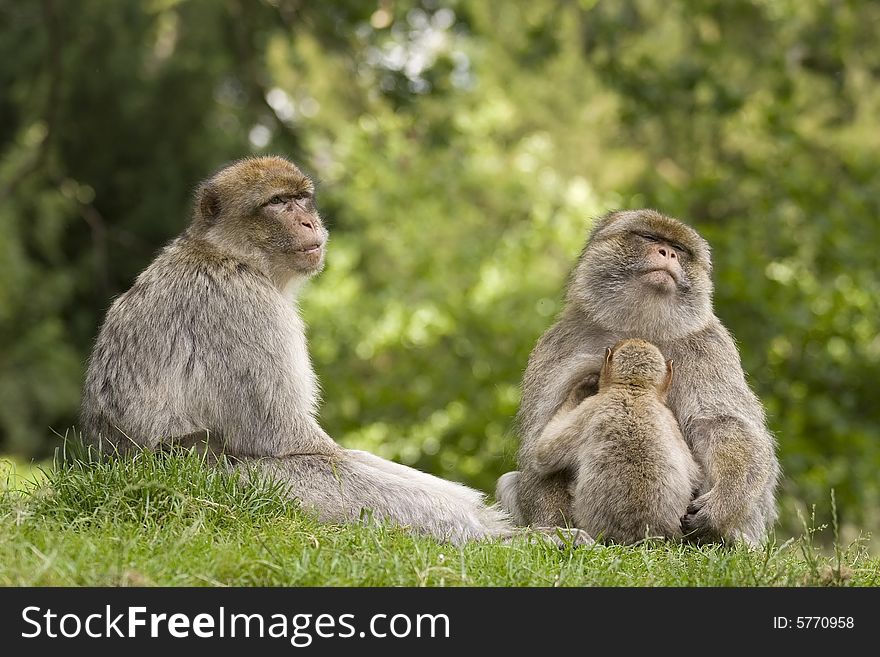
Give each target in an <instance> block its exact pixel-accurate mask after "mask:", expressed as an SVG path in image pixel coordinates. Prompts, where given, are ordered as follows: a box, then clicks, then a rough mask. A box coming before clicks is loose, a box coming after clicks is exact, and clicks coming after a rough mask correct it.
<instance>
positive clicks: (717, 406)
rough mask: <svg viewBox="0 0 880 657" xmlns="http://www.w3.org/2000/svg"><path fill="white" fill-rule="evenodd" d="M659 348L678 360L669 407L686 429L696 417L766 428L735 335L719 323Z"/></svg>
mask: <svg viewBox="0 0 880 657" xmlns="http://www.w3.org/2000/svg"><path fill="white" fill-rule="evenodd" d="M660 348H661V350H662V351H663V354H664V356H665V357H666V358H668V359H672V360H674V361H675V376H674V377H673V380H672V385H671V387H670V390H669V395H668V397H667V404H668V405H669V408H670V409H671V410H672V412H673V413H674V415H675V417H676V419H677V420H678V421H679V424H680V425H681V426H682V428H683V429H684V427H685V426H687V425H689V424H690V423H691V422H692V421H693V420H695V419H697V418H712V417H719V416H731V417H735V418H740V419H742V420H746V421H748V422H750V423H755V424H756V425H763V422H764V411H763V407H762V405H761V402H760V401H759V400H758V398H757V396H756V395H755V393H754V392H753V391H752V389H751V388H750V387H749V385H748V382H747V381H746V378H745V373H744V372H743V368H742V363H741V361H740V356H739V351H738V349H737V347H736V343H735V341H734V339H733V336H732V335H731V334H730V332H729V331H728V330H727V329H726V328H725V326H724V325H723V324H722V323H721V321H720V320H718V319H717V318H715V319H714V320H713V321H712V322H711V323H710V324H709V325H708V326H707V327H706V328H704V329H703V330H701V331H697V332H695V333H693V334H690V335H688V336H686V337H684V338H681V339H679V340H677V341H673V342H671V343H668V344H663V345H661V346H660Z"/></svg>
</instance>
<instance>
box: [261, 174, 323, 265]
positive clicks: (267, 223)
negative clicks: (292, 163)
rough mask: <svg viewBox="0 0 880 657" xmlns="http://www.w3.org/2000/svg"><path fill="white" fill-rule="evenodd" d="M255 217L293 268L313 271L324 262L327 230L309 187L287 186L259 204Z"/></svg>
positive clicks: (274, 247)
mask: <svg viewBox="0 0 880 657" xmlns="http://www.w3.org/2000/svg"><path fill="white" fill-rule="evenodd" d="M258 218H259V219H260V220H261V222H262V223H263V224H264V227H265V228H266V229H268V230H267V231H266V233H265V237H266V238H268V241H269V242H270V244H271V246H272V249H271V250H272V251H274V252H275V253H276V254H277V255H276V257H277V258H280V259H282V260H284V261H285V262H286V263H288V264H289V266H290V268H291V269H292V270H294V271H296V272H300V273H304V274H312V273H315V272H317V271H319V270H320V269H321V268H322V267H323V266H324V251H325V246H326V244H327V230H326V229H325V228H324V225H323V224H322V223H321V217H320V216H319V215H318V211H317V208H316V207H315V202H314V194H313V192H312V191H311V189H308V188H299V189H297V188H295V187H291V186H286V187H285V189H282V190H281V191H280V192H278V193H274V194H273V195H272V196H271V197H270V198H269V199H268V201H266V202H265V203H264V204H263V205H262V206H260V208H259V210H258Z"/></svg>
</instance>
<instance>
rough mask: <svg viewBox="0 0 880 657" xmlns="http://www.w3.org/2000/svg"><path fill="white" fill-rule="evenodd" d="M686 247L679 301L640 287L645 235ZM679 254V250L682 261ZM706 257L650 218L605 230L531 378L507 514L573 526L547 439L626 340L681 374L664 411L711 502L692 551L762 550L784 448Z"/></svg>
mask: <svg viewBox="0 0 880 657" xmlns="http://www.w3.org/2000/svg"><path fill="white" fill-rule="evenodd" d="M640 233H642V234H649V235H653V236H655V237H658V238H660V243H662V244H663V245H668V244H670V243H675V244H677V245H680V246H681V247H684V251H683V252H682V253H681V256H680V258H679V263H680V266H681V271H680V272H679V274H678V279H677V280H676V281H675V289H674V292H671V293H659V292H657V291H656V290H654V289H649V288H648V287H647V286H646V285H645V284H644V281H643V280H642V278H641V275H642V274H643V273H644V266H645V262H646V261H647V259H648V257H649V250H650V248H652V247H653V246H654V244H653V243H652V244H651V246H648V245H646V243H645V242H646V240H645V239H644V238H642V237H639V234H640ZM676 252H677V250H676ZM710 272H711V259H710V252H709V246H708V244H707V243H706V242H705V240H703V239H702V238H701V237H700V236H699V235H698V234H697V233H696V231H694V230H693V229H691V228H689V227H688V226H685V225H684V224H682V223H681V222H679V221H677V220H676V219H673V218H671V217H666V216H664V215H662V214H660V213H658V212H654V211H652V210H639V211H632V212H617V213H612V214H610V215H607V216H606V217H604V218H602V219H601V220H599V221H598V222H597V223H596V225H595V227H594V229H593V231H592V233H591V235H590V239H589V240H588V242H587V244H586V246H585V247H584V250H583V252H582V254H581V257H580V259H579V261H578V264H577V266H576V267H575V269H574V271H573V272H572V277H571V280H570V282H569V286H568V291H567V303H566V307H565V309H564V310H563V311H562V313H561V315H560V317H559V318H558V320H557V321H556V323H555V324H554V325H553V326H552V327H550V329H549V330H548V331H547V332H546V333H545V334H544V335H543V336H542V337H541V339H540V340H539V341H538V344H537V345H536V347H535V349H534V350H533V351H532V354H531V356H530V358H529V363H528V366H527V368H526V372H525V375H524V378H523V395H522V402H521V405H520V410H519V414H518V422H519V429H520V439H521V444H520V452H519V466H520V471H519V472H518V473H513V474H511V473H509V474H508V475H505V477H503V478H502V480H499V487H498V491H497V495H498V499H499V501H500V502H501V504H502V506H504V507H505V508H507V509H508V510H509V511H510V512H511V513H512V515H513V516H514V518H515V519H518V520H519V521H521V522H525V523H529V524H533V525H551V524H553V525H555V524H562V523H564V522H566V521H567V520H568V521H570V517H571V499H570V495H569V492H568V490H569V484H570V477H565V476H563V475H561V474H559V473H557V474H554V475H551V476H550V477H545V476H543V475H542V474H541V472H540V471H539V469H538V467H537V464H536V459H535V454H534V450H535V445H536V443H537V440H538V437H539V436H540V435H541V432H542V431H543V430H544V427H545V426H546V425H547V423H548V422H549V421H550V419H551V418H552V417H553V416H554V415H555V414H556V412H557V410H558V409H559V408H560V406H561V405H562V403H563V401H564V400H565V399H566V397H567V396H568V394H569V393H570V391H571V389H572V387H573V386H575V385H578V383H579V382H581V381H582V380H583V379H584V378H585V377H588V376H590V377H593V380H595V379H596V378H597V373H598V372H599V370H600V369H601V365H602V353H603V350H604V349H605V348H606V347H608V346H610V345H613V344H615V343H617V342H618V341H620V340H622V339H625V338H643V339H645V340H649V341H651V342H652V343H654V344H655V345H656V346H657V347H658V348H659V349H660V350H661V352H662V353H663V355H664V357H665V358H666V359H670V360H674V361H675V363H676V364H677V365H678V368H677V371H676V376H675V377H674V380H673V382H672V386H671V388H670V390H669V393H668V398H667V404H668V405H669V408H670V409H671V410H672V412H673V413H674V415H675V417H676V418H677V419H678V422H679V426H680V427H681V431H682V433H683V435H684V438H685V440H686V442H687V443H688V445H689V446H690V448H691V451H692V453H693V454H694V457H695V458H696V460H697V462H698V464H699V465H700V467H701V469H702V472H703V477H704V481H703V483H702V486H701V489H702V490H703V491H704V492H703V493H702V495H700V497H698V498H697V499H696V500H694V502H693V503H692V504H691V505H690V506H689V508H688V512H687V514H686V515H685V516H684V517H683V518H682V527H683V529H684V530H685V531H686V533H687V534H688V535H689V536H690V537H691V538H693V539H695V540H700V541H715V540H720V539H738V538H739V539H743V540H745V541H746V542H748V543H750V544H755V543H757V542H759V541H761V540H762V539H763V538H764V537H765V536H766V532H767V530H768V528H769V527H771V526H772V524H773V523H774V522H775V519H776V513H777V511H776V503H775V495H774V494H775V489H776V485H777V481H778V479H779V475H780V469H779V464H778V461H777V457H776V443H775V440H774V438H773V436H772V435H771V434H770V432H769V431H768V430H767V427H766V424H765V419H764V410H763V407H762V406H761V403H760V401H759V400H758V399H757V397H756V396H755V395H754V393H753V392H752V391H751V389H750V388H749V386H748V384H747V383H746V380H745V375H744V373H743V370H742V366H741V364H740V359H739V353H738V351H737V348H736V345H735V344H734V341H733V338H732V337H731V335H730V333H729V332H728V331H727V329H726V328H725V327H724V325H723V324H722V323H721V321H720V320H719V319H718V318H717V317H716V316H715V315H714V313H713V311H712V284H711V278H710Z"/></svg>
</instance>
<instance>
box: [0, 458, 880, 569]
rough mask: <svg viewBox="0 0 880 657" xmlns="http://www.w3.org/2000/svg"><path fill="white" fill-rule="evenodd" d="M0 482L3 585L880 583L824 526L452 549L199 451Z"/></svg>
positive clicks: (868, 561)
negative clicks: (349, 519)
mask: <svg viewBox="0 0 880 657" xmlns="http://www.w3.org/2000/svg"><path fill="white" fill-rule="evenodd" d="M8 469H9V468H8V467H7V470H8ZM10 481H12V484H10V483H9V482H7V485H6V488H5V490H3V491H2V492H0V585H7V586H8V585H26V586H31V585H50V586H58V585H60V586H84V585H110V586H116V585H120V586H126V585H160V586H161V585H228V586H250V585H270V586H274V585H288V586H291V585H292V586H297V585H338V586H459V585H467V586H778V585H839V584H843V585H862V586H873V585H878V584H880V559H877V558H874V557H871V556H869V554H868V550H867V547H866V544H865V542H864V541H862V542H858V543H856V544H854V545H851V546H849V547H848V548H846V549H843V548H838V549H836V550H835V551H834V553H833V554H830V555H828V554H825V555H823V554H821V552H820V550H819V549H818V548H816V547H814V539H815V535H816V533H817V532H818V531H820V530H808V531H806V532H805V533H804V535H803V536H802V537H800V538H798V539H794V540H792V541H788V542H787V543H786V544H784V545H782V546H775V545H774V546H770V547H767V548H765V549H763V550H755V551H749V550H747V549H744V548H724V547H720V546H709V547H693V546H682V545H676V544H672V543H663V542H658V543H651V544H648V543H645V544H642V545H638V546H635V547H620V546H593V547H589V548H574V549H570V548H566V549H559V548H556V547H554V546H552V545H548V544H545V543H535V542H531V543H530V542H529V541H528V540H526V539H517V540H516V541H514V542H512V543H510V544H498V543H485V544H472V545H468V546H466V547H464V548H461V549H459V548H455V547H452V546H449V545H442V544H438V543H436V542H433V541H431V540H428V539H424V538H418V537H414V536H411V535H409V534H407V533H406V532H405V531H402V530H399V529H394V528H389V527H376V526H363V525H358V526H348V527H342V526H335V525H322V524H320V523H318V522H316V521H315V520H314V519H313V518H311V517H309V516H308V515H305V514H303V513H302V512H300V511H299V509H297V507H296V504H295V503H292V502H289V501H286V500H284V499H283V498H282V496H281V495H279V494H278V490H277V488H276V487H274V486H273V485H272V484H270V483H265V484H262V485H260V486H246V485H243V484H242V483H241V482H240V481H239V480H238V479H237V478H235V477H234V476H230V475H226V474H222V473H220V472H218V471H215V470H212V469H210V468H207V467H205V466H203V464H202V463H201V462H200V461H199V459H198V457H197V456H195V455H179V456H173V457H169V456H165V457H163V456H157V455H152V454H141V455H139V456H137V457H135V458H133V459H124V460H120V461H117V462H114V463H99V464H82V463H79V462H69V463H64V464H62V465H59V466H57V467H55V468H49V469H47V471H46V472H45V474H44V475H41V476H37V477H35V478H34V479H33V480H22V479H15V480H10ZM0 488H2V485H0ZM824 531H825V532H832V531H833V529H825V530H824Z"/></svg>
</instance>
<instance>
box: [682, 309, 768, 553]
mask: <svg viewBox="0 0 880 657" xmlns="http://www.w3.org/2000/svg"><path fill="white" fill-rule="evenodd" d="M695 339H698V340H699V344H701V345H703V348H704V349H705V348H707V347H708V348H711V350H712V354H713V357H712V358H711V359H709V358H705V357H703V358H702V359H701V358H699V357H698V356H696V355H693V354H691V355H688V354H683V355H682V359H681V360H677V362H679V363H681V365H682V366H681V369H680V370H679V372H678V373H677V375H676V376H677V379H676V380H674V382H673V388H672V390H671V392H672V393H673V394H671V395H670V402H671V403H670V407H671V408H672V410H673V412H674V413H675V415H676V417H677V418H678V420H679V424H680V425H681V429H682V433H683V435H684V437H685V440H686V441H687V443H688V445H689V446H690V447H691V450H692V452H693V454H694V457H695V458H696V460H697V462H698V463H699V464H700V466H701V467H702V470H703V473H704V477H705V479H704V483H703V486H702V492H703V494H702V495H701V496H699V497H698V498H697V499H696V500H694V501H693V503H692V504H691V505H690V507H689V508H688V510H687V514H686V515H685V516H684V517H683V518H682V529H683V530H684V531H685V533H686V534H687V533H689V534H690V537H691V538H693V539H696V540H701V541H703V540H705V541H716V540H719V539H728V540H731V539H736V538H742V539H744V540H746V541H747V542H748V543H752V544H754V543H758V542H759V541H760V540H761V539H762V538H763V537H764V536H765V534H766V531H767V528H768V527H769V526H771V525H772V523H773V522H774V521H775V519H776V504H775V499H774V491H775V489H776V484H777V480H778V478H779V464H778V461H777V457H776V442H775V440H774V438H773V436H772V435H771V434H770V432H769V431H768V430H767V427H766V425H765V421H764V411H763V408H762V406H761V403H760V401H759V400H758V398H757V397H756V396H755V395H754V393H753V392H752V391H751V389H750V388H749V386H748V384H747V383H746V381H745V376H744V374H743V371H742V367H741V365H740V362H739V354H738V352H737V350H736V347H735V345H734V343H733V340H732V338H731V337H730V335H729V334H728V333H727V331H726V330H725V329H724V327H723V326H720V323H719V324H718V325H716V326H714V327H710V329H709V330H708V331H707V332H706V333H704V334H703V335H701V336H698V337H697V338H695ZM685 346H687V345H685Z"/></svg>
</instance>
